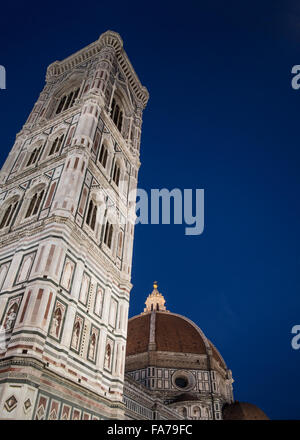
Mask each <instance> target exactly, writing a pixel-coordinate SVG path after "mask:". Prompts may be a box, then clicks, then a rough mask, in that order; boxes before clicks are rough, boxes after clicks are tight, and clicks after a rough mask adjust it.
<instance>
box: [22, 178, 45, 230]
mask: <svg viewBox="0 0 300 440" xmlns="http://www.w3.org/2000/svg"><path fill="white" fill-rule="evenodd" d="M46 196H47V184H46V183H44V182H43V183H38V184H36V185H34V186H33V187H32V188H30V189H29V190H28V191H27V192H26V193H25V196H24V199H23V203H22V207H21V209H20V212H19V218H20V219H21V220H20V223H21V224H23V223H27V222H31V221H35V220H36V219H37V218H38V217H39V215H40V212H41V210H42V207H43V204H44V202H45V198H46Z"/></svg>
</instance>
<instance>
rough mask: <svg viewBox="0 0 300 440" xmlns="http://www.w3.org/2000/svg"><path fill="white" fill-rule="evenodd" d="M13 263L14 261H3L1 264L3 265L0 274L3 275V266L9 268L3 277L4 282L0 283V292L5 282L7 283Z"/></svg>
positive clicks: (0, 265)
mask: <svg viewBox="0 0 300 440" xmlns="http://www.w3.org/2000/svg"><path fill="white" fill-rule="evenodd" d="M11 262H12V260H8V261H3V262H1V264H0V274H1V271H2V267H3V266H7V269H6V272H5V275H4V277H3V280H2V281H1V283H0V291H1V290H2V287H3V286H4V283H5V281H6V278H7V274H8V271H9V269H10V265H11Z"/></svg>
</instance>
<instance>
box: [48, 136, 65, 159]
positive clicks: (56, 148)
mask: <svg viewBox="0 0 300 440" xmlns="http://www.w3.org/2000/svg"><path fill="white" fill-rule="evenodd" d="M63 140H64V135H63V134H62V135H61V136H57V137H56V138H55V140H54V142H53V143H52V145H51V148H50V151H49V154H48V156H52V154H55V153H58V152H59V150H60V147H61V145H62V143H63Z"/></svg>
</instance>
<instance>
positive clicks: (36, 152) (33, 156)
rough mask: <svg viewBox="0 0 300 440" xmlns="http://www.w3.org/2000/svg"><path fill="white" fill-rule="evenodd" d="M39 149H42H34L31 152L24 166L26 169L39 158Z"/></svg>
mask: <svg viewBox="0 0 300 440" xmlns="http://www.w3.org/2000/svg"><path fill="white" fill-rule="evenodd" d="M41 148H42V147H39V148H35V149H34V150H33V151H32V152H31V154H30V157H29V159H28V162H27V164H26V166H27V167H29V165H33V164H34V163H36V161H37V160H38V157H39V154H40V151H41Z"/></svg>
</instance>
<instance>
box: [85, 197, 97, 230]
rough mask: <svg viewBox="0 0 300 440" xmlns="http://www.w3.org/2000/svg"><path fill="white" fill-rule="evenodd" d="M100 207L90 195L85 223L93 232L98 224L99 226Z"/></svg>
mask: <svg viewBox="0 0 300 440" xmlns="http://www.w3.org/2000/svg"><path fill="white" fill-rule="evenodd" d="M98 209H99V206H98V205H97V203H96V202H95V201H94V199H93V197H90V198H89V202H88V204H87V208H86V215H85V224H86V225H87V226H88V227H89V228H90V229H91V230H92V231H93V232H95V229H96V226H97V214H98Z"/></svg>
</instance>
